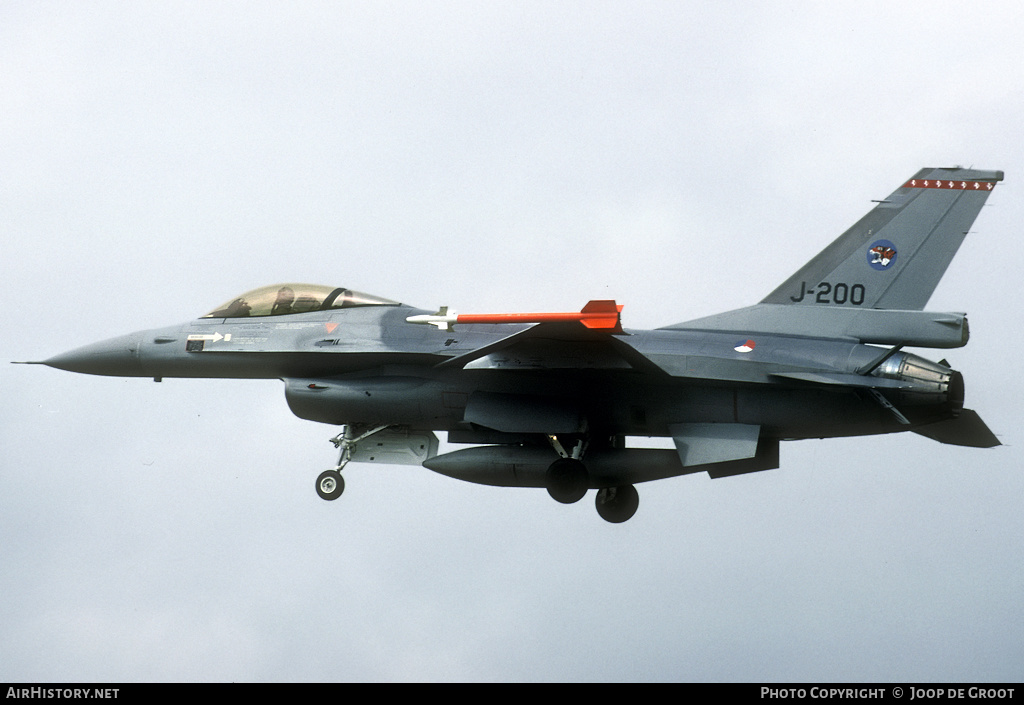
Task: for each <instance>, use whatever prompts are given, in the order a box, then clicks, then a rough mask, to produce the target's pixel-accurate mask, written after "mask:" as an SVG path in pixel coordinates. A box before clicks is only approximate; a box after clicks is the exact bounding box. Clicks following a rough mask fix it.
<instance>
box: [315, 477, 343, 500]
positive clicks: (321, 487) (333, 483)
mask: <svg viewBox="0 0 1024 705" xmlns="http://www.w3.org/2000/svg"><path fill="white" fill-rule="evenodd" d="M344 491H345V478H343V477H342V476H341V473H340V472H338V471H337V470H324V471H323V472H322V473H320V477H318V478H316V493H317V494H318V495H320V499H326V500H328V501H330V500H334V499H337V498H338V497H340V496H341V493H342V492H344Z"/></svg>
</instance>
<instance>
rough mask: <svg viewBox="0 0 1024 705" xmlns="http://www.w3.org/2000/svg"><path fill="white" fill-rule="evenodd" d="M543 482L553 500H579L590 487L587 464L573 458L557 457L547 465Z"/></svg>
mask: <svg viewBox="0 0 1024 705" xmlns="http://www.w3.org/2000/svg"><path fill="white" fill-rule="evenodd" d="M545 484H546V485H547V488H548V494H549V495H551V497H552V499H554V500H555V501H558V502H561V503H562V504H572V503H573V502H579V501H580V500H581V499H583V495H585V494H586V493H587V490H588V489H590V478H589V477H588V476H587V466H586V465H584V464H583V463H582V462H581V461H579V460H576V459H575V458H559V459H558V460H556V461H555V462H553V463H551V466H550V467H548V470H547V474H546V476H545Z"/></svg>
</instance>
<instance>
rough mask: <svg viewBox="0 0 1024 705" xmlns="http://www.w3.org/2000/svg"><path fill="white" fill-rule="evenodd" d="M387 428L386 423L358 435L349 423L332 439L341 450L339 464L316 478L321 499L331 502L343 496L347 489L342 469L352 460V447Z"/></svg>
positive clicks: (317, 491) (317, 490)
mask: <svg viewBox="0 0 1024 705" xmlns="http://www.w3.org/2000/svg"><path fill="white" fill-rule="evenodd" d="M385 428H387V425H386V424H382V425H379V426H372V427H370V428H368V429H367V430H366V431H365V432H364V433H361V434H359V435H356V429H355V428H353V427H352V426H350V425H349V426H345V427H344V428H343V429H342V431H341V433H339V434H338V435H337V436H335V437H334V438H332V439H331V443H333V444H334V447H335V448H338V449H339V450H340V451H341V452H340V454H339V455H338V464H337V465H336V466H335V467H333V468H332V469H330V470H324V471H323V472H322V473H320V476H319V477H317V478H316V493H317V494H318V495H320V499H326V500H327V501H329V502H330V501H333V500H335V499H337V498H338V497H340V496H341V493H342V492H344V491H345V478H343V477H342V476H341V471H342V470H343V469H344V468H345V466H346V465H348V461H349V460H351V458H352V449H353V448H355V447H356V443H358V442H359V441H362V440H364V439H366V438H369V437H370V436H372V435H373V434H375V433H378V432H380V431H383V430H384V429H385Z"/></svg>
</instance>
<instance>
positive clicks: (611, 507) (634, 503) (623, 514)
mask: <svg viewBox="0 0 1024 705" xmlns="http://www.w3.org/2000/svg"><path fill="white" fill-rule="evenodd" d="M596 503H597V513H598V514H600V515H601V518H602V519H604V520H605V521H608V522H611V523H612V524H621V523H622V522H624V521H628V520H629V519H630V518H632V516H633V515H634V514H636V510H637V507H639V506H640V494H639V493H638V492H637V491H636V488H635V487H633V485H623V486H621V487H605V488H603V489H600V490H598V491H597V501H596Z"/></svg>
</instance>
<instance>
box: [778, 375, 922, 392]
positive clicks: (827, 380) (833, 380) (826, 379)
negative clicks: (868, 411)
mask: <svg viewBox="0 0 1024 705" xmlns="http://www.w3.org/2000/svg"><path fill="white" fill-rule="evenodd" d="M770 376H771V377H777V378H779V379H794V380H797V381H800V382H808V383H810V384H827V385H832V386H838V387H866V388H868V389H909V388H910V387H913V386H914V384H913V382H910V381H907V380H899V379H886V378H885V377H874V376H872V375H851V374H844V373H841V372H773V373H771V375H770Z"/></svg>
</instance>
